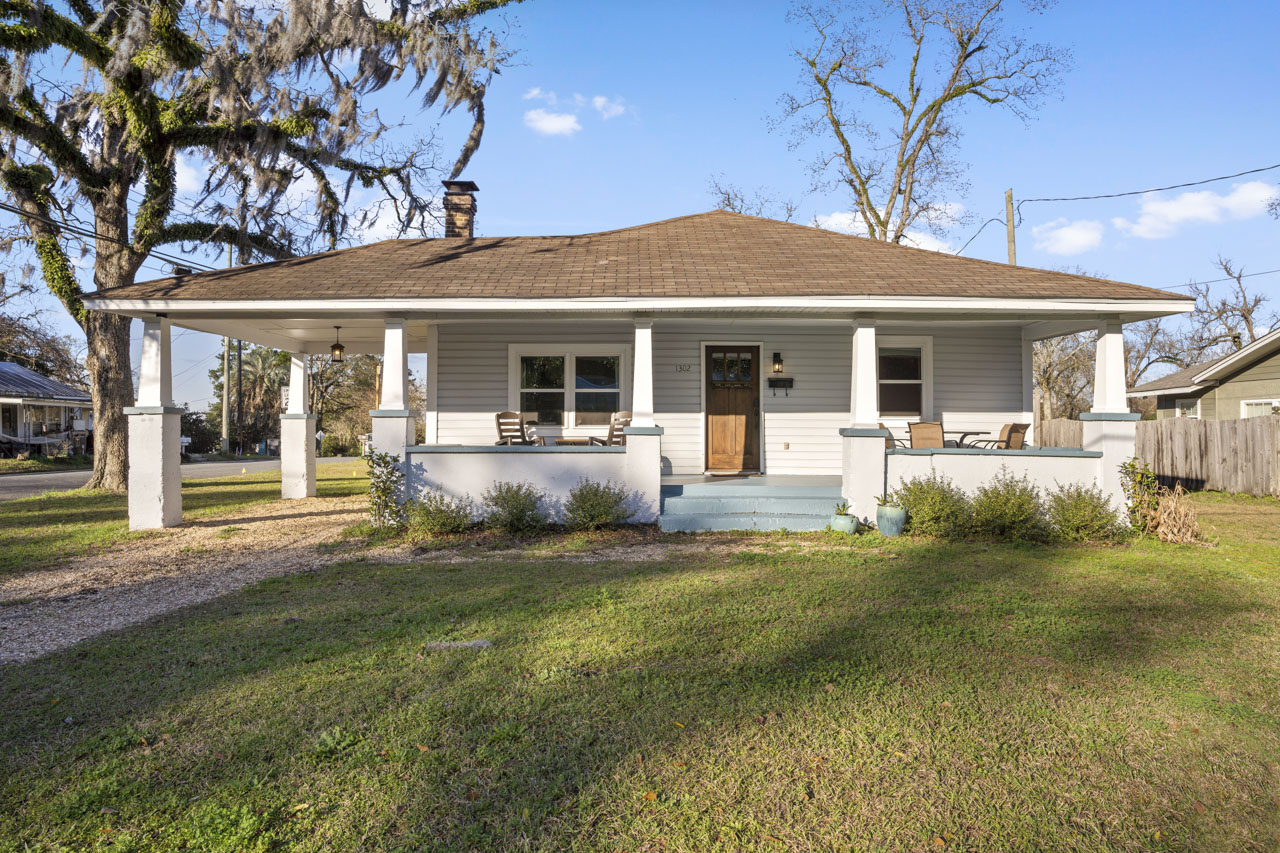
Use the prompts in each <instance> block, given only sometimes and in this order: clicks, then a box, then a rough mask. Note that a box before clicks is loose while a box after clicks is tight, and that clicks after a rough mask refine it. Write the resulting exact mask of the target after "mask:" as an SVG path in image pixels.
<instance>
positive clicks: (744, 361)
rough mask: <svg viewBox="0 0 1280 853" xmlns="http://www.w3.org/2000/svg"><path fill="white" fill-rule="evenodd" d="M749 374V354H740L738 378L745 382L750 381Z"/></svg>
mask: <svg viewBox="0 0 1280 853" xmlns="http://www.w3.org/2000/svg"><path fill="white" fill-rule="evenodd" d="M751 374H752V369H751V353H749V352H744V353H740V354H739V361H738V378H739V379H742V380H743V381H747V380H750V379H751Z"/></svg>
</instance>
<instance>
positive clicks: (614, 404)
mask: <svg viewBox="0 0 1280 853" xmlns="http://www.w3.org/2000/svg"><path fill="white" fill-rule="evenodd" d="M618 398H619V395H618V392H617V391H579V392H578V393H577V395H576V403H577V405H576V413H575V414H574V421H575V422H576V424H577V426H607V425H608V423H609V418H610V417H611V416H612V415H613V413H614V412H616V411H618Z"/></svg>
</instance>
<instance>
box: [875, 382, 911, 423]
mask: <svg viewBox="0 0 1280 853" xmlns="http://www.w3.org/2000/svg"><path fill="white" fill-rule="evenodd" d="M920 388H921V386H920V385H916V384H913V383H906V384H902V385H897V384H884V383H881V384H880V414H882V415H886V416H888V417H895V418H903V417H919V416H920V398H921V394H920Z"/></svg>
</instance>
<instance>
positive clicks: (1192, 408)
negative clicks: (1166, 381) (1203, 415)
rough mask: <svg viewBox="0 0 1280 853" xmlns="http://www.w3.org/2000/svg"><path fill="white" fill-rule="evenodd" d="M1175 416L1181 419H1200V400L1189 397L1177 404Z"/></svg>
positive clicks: (1178, 401)
mask: <svg viewBox="0 0 1280 853" xmlns="http://www.w3.org/2000/svg"><path fill="white" fill-rule="evenodd" d="M1174 414H1175V415H1176V416H1177V417H1180V418H1191V419H1192V420H1197V419H1198V418H1199V417H1200V398H1199V397H1188V398H1186V399H1182V400H1177V401H1176V402H1175V408H1174Z"/></svg>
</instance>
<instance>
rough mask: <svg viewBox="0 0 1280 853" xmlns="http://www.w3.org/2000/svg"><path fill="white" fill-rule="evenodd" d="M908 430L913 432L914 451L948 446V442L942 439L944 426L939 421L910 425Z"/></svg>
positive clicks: (912, 445) (912, 443)
mask: <svg viewBox="0 0 1280 853" xmlns="http://www.w3.org/2000/svg"><path fill="white" fill-rule="evenodd" d="M907 428H908V429H909V430H910V431H911V447H912V449H919V448H922V447H923V448H941V447H945V446H946V442H944V441H943V439H942V424H941V423H940V422H938V421H921V422H920V423H915V424H909V425H908V427H907Z"/></svg>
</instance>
